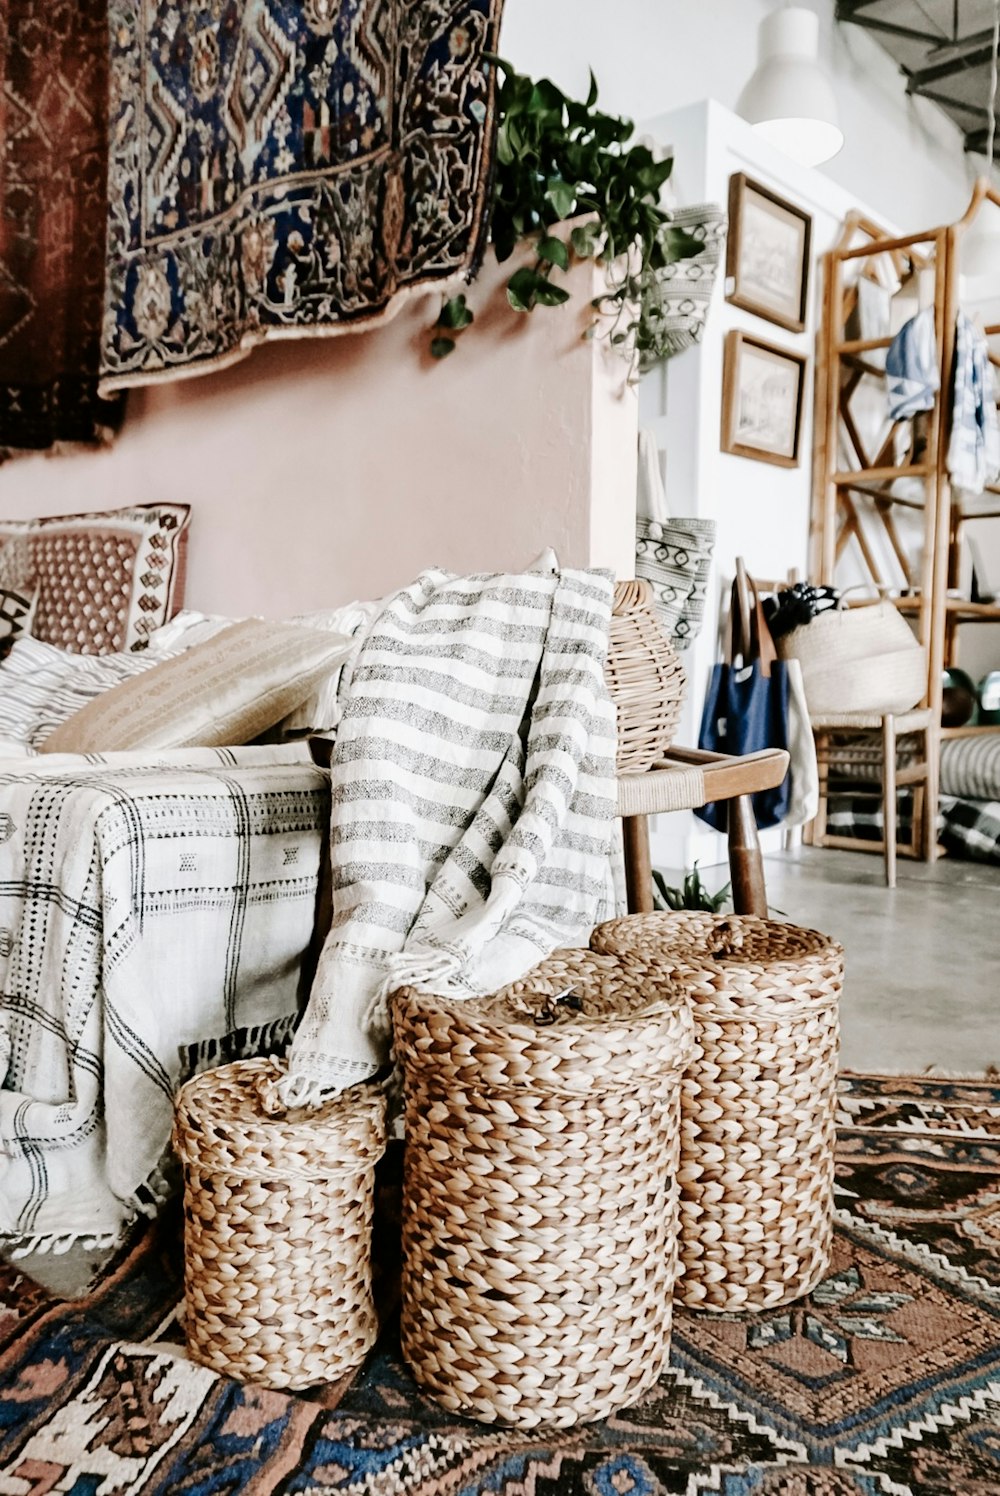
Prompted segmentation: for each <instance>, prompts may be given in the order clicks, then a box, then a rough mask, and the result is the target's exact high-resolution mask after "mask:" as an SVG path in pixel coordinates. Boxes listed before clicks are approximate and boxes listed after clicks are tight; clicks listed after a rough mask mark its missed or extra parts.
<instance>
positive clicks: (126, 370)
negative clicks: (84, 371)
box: [102, 0, 502, 389]
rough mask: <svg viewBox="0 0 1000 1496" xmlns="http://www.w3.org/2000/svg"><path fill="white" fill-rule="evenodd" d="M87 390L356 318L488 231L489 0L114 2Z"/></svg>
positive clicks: (498, 1)
mask: <svg viewBox="0 0 1000 1496" xmlns="http://www.w3.org/2000/svg"><path fill="white" fill-rule="evenodd" d="M109 8H110V20H111V86H112V97H113V98H114V100H115V107H114V110H113V114H112V119H111V158H110V163H109V172H108V183H109V198H110V203H109V219H108V276H107V310H106V317H105V334H104V347H103V367H102V373H103V376H104V378H103V384H102V388H103V389H119V388H123V387H124V386H126V385H130V384H148V383H151V382H154V381H157V380H163V379H176V378H179V377H184V376H186V375H191V374H199V373H203V372H204V371H205V370H206V369H207V368H211V367H213V366H216V367H217V366H222V365H225V364H230V363H232V362H233V361H234V360H236V359H238V358H241V357H243V356H244V355H245V354H246V353H247V352H248V350H249V349H250V348H251V347H253V346H254V345H255V344H257V343H260V342H263V341H264V340H265V339H267V338H272V337H283V338H287V337H296V336H299V337H301V336H307V335H311V336H317V335H321V334H326V335H329V334H331V333H336V332H343V331H345V329H347V328H348V327H359V326H365V325H371V324H372V323H374V322H377V321H379V320H381V319H384V318H386V317H388V316H390V315H391V314H392V313H393V312H394V311H395V310H397V309H398V306H399V301H398V299H397V298H398V297H399V295H400V294H401V293H402V292H404V291H406V290H408V289H413V288H414V287H418V286H423V285H429V284H433V283H435V282H439V283H440V282H445V281H450V280H453V279H455V278H456V277H459V276H460V275H469V274H471V273H472V272H474V270H475V268H476V267H477V265H478V262H479V258H480V255H481V252H482V249H483V245H484V243H485V235H486V228H487V220H488V211H489V191H488V183H489V176H490V164H491V160H492V152H493V141H494V133H495V132H494V128H493V125H494V109H493V96H494V80H495V70H494V69H493V68H492V67H490V66H489V65H488V64H487V62H486V61H485V54H486V53H489V52H491V51H492V50H493V49H494V48H495V45H496V40H497V30H498V26H499V22H500V12H501V8H502V0H454V3H452V0H449V4H448V5H443V4H439V3H433V4H431V3H428V4H417V5H415V4H412V3H410V0H365V3H364V4H361V5H358V4H350V5H349V4H346V3H343V0H305V3H303V0H230V3H228V4H226V5H225V6H221V5H219V6H215V7H214V8H211V9H210V8H208V7H200V6H189V7H185V6H182V7H180V8H178V6H177V4H176V0H110V6H109Z"/></svg>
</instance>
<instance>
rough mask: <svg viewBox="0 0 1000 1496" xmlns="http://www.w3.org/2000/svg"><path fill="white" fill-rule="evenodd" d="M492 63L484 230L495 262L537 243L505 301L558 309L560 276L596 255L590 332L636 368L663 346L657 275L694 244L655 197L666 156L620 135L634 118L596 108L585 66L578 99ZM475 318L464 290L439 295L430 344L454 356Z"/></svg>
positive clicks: (667, 168) (522, 308) (522, 307)
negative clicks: (598, 288) (490, 165)
mask: <svg viewBox="0 0 1000 1496" xmlns="http://www.w3.org/2000/svg"><path fill="white" fill-rule="evenodd" d="M490 60H491V61H492V62H493V64H494V65H495V66H496V67H497V68H499V70H500V72H501V73H502V82H501V85H500V88H499V90H498V93H497V111H498V116H499V128H498V133H497V145H496V181H495V186H494V193H493V206H492V216H491V220H490V238H491V241H492V244H493V248H494V251H495V253H496V257H497V259H498V261H500V263H501V264H502V263H503V262H504V261H506V260H509V259H510V257H511V255H512V254H513V253H514V251H515V249H516V248H517V246H518V245H519V244H520V243H521V242H522V241H524V240H534V242H535V259H534V264H531V265H522V266H520V267H519V268H518V269H517V270H515V271H514V273H513V275H511V277H510V279H509V280H508V281H507V300H508V301H509V302H510V305H511V306H512V307H513V309H514V310H515V311H516V312H522V313H527V312H532V311H534V309H535V307H538V306H562V305H563V304H564V303H565V302H566V301H568V300H569V292H568V291H567V290H566V288H565V286H562V285H560V284H559V280H558V276H559V274H561V273H562V272H564V271H566V270H568V269H569V267H570V263H571V260H572V259H574V258H576V259H579V260H594V261H596V262H598V263H599V264H601V265H603V267H604V268H605V271H606V274H607V281H608V289H607V291H606V292H605V293H604V294H603V295H601V296H599V297H597V298H596V299H595V300H594V301H593V303H592V306H593V308H594V314H595V315H594V322H593V324H592V326H591V327H590V329H589V333H590V334H593V332H594V331H595V330H597V329H598V328H600V329H601V330H602V332H603V331H606V335H607V336H608V338H609V339H610V341H611V344H612V346H613V347H614V348H616V349H617V350H618V351H619V352H620V353H621V354H622V355H623V356H624V358H625V359H626V360H627V361H628V362H629V364H630V366H631V369H632V372H633V374H634V373H635V372H637V370H638V369H639V368H640V367H641V366H644V365H646V364H648V363H652V362H655V361H656V360H657V359H658V358H662V357H663V355H664V352H665V347H664V336H663V334H664V328H663V290H664V276H663V272H664V271H665V270H666V268H667V267H668V266H670V265H673V264H675V263H676V262H677V261H678V260H683V259H688V258H690V256H692V255H695V254H697V253H698V252H699V250H701V248H702V245H701V242H700V241H699V240H698V239H696V238H695V237H694V236H693V235H692V234H689V233H687V232H686V231H685V230H684V229H679V228H676V227H675V226H674V225H673V224H672V223H671V221H670V214H669V213H668V212H667V211H666V210H665V209H664V208H662V207H661V206H660V189H661V188H662V186H663V184H664V182H666V181H667V179H668V178H669V176H670V173H671V170H672V168H673V159H672V158H668V159H665V160H657V158H656V157H655V156H654V154H653V152H652V151H651V150H650V149H649V148H648V146H645V145H638V144H634V145H629V144H628V142H629V140H630V139H631V137H632V134H633V131H634V126H633V123H632V121H631V120H629V119H625V118H624V117H622V116H620V115H615V114H605V113H604V112H603V111H602V110H600V109H598V108H597V97H598V91H597V82H596V80H595V78H594V75H593V73H591V75H590V90H589V92H588V94H587V97H586V99H584V100H577V99H571V98H569V97H568V96H567V95H566V94H564V93H563V92H562V90H561V89H560V88H557V87H556V85H555V84H554V83H552V82H551V81H550V80H549V79H548V78H541V79H539V80H538V81H537V82H536V81H534V80H533V79H531V78H529V77H527V76H526V75H525V74H524V73H519V72H517V70H516V69H515V68H513V67H512V66H511V65H510V63H508V62H504V61H503V59H502V58H499V57H493V58H491V59H490ZM575 218H581V219H583V221H582V222H580V223H576V224H574V225H573V226H572V228H571V229H570V232H569V235H568V236H567V237H568V243H567V241H566V238H564V237H561V236H560V235H558V234H556V233H553V232H552V230H553V229H554V228H555V227H556V226H557V225H558V224H561V223H565V222H566V221H567V220H569V219H575ZM473 320H474V317H473V313H472V312H471V310H470V309H469V307H468V305H467V304H466V300H465V297H464V295H463V296H455V297H452V298H451V299H450V300H449V301H446V302H445V303H444V305H443V307H442V309H441V315H440V316H439V318H438V320H437V323H436V325H435V327H434V333H433V339H432V343H431V353H432V354H433V355H434V356H435V357H436V358H444V357H445V356H446V355H447V354H449V353H451V352H452V350H453V349H454V347H455V338H456V336H457V335H458V334H459V333H461V332H462V331H463V330H464V329H465V328H466V327H468V326H469V325H470V324H471V323H472V321H473Z"/></svg>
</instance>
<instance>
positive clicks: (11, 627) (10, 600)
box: [0, 587, 38, 660]
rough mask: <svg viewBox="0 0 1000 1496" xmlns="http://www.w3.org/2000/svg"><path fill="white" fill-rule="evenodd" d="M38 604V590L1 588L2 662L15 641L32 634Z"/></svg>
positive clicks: (0, 652)
mask: <svg viewBox="0 0 1000 1496" xmlns="http://www.w3.org/2000/svg"><path fill="white" fill-rule="evenodd" d="M37 603H38V590H37V588H36V589H35V590H34V591H32V592H28V590H27V589H26V588H24V589H22V588H14V587H0V660H3V659H6V657H7V655H8V654H9V653H10V647H11V645H12V644H13V643H14V640H15V639H17V638H20V637H21V636H22V635H24V634H30V633H31V626H32V622H33V620H34V617H35V607H36V605H37Z"/></svg>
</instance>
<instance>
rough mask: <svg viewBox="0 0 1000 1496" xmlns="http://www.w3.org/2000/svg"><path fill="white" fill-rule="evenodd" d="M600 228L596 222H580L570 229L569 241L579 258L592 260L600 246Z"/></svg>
mask: <svg viewBox="0 0 1000 1496" xmlns="http://www.w3.org/2000/svg"><path fill="white" fill-rule="evenodd" d="M600 233H601V231H600V229H599V228H598V226H597V224H596V223H580V224H577V226H576V228H574V229H571V230H570V235H569V242H570V243H571V244H572V246H573V251H574V253H575V254H578V255H579V256H580V259H581V260H592V259H593V258H594V256H595V254H597V251H598V249H599V247H600Z"/></svg>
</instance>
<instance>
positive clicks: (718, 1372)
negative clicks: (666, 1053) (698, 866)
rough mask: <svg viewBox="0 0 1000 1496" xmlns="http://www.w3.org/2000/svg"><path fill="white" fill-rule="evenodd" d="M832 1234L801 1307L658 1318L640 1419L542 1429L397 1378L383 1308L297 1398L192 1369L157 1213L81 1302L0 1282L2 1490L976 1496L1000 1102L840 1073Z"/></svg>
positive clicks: (999, 1316)
mask: <svg viewBox="0 0 1000 1496" xmlns="http://www.w3.org/2000/svg"><path fill="white" fill-rule="evenodd" d="M397 1165H398V1160H397V1159H393V1160H390V1162H389V1166H388V1168H387V1170H386V1174H385V1176H384V1177H383V1182H382V1189H381V1191H380V1207H381V1209H380V1227H379V1230H380V1233H381V1237H382V1239H383V1240H384V1241H385V1240H392V1239H393V1235H394V1221H393V1205H394V1202H395V1201H396V1199H397V1198H398V1197H397V1194H396V1181H395V1180H394V1179H393V1177H392V1175H393V1171H394V1167H395V1166H397ZM837 1219H838V1232H837V1246H836V1255H835V1258H834V1261H833V1263H832V1265H831V1269H830V1272H829V1274H828V1275H827V1277H826V1279H825V1280H824V1282H823V1283H821V1284H820V1286H819V1287H818V1288H817V1289H816V1291H815V1293H813V1294H812V1295H810V1297H809V1298H807V1299H804V1300H802V1301H801V1302H799V1303H797V1304H795V1305H794V1306H792V1307H791V1308H785V1309H780V1310H774V1311H772V1312H770V1313H767V1314H763V1315H754V1316H750V1315H747V1316H711V1317H710V1316H704V1315H695V1314H691V1313H687V1312H681V1313H679V1314H678V1315H677V1316H676V1318H675V1330H674V1339H673V1352H672V1358H671V1363H672V1364H671V1367H670V1370H669V1372H668V1373H667V1374H666V1375H665V1376H664V1377H663V1378H662V1379H661V1381H660V1382H659V1384H658V1385H657V1386H656V1387H655V1388H654V1389H653V1390H652V1391H651V1392H650V1393H649V1394H648V1395H647V1396H646V1397H645V1398H644V1399H643V1400H642V1402H641V1403H639V1404H638V1405H637V1406H636V1407H633V1408H629V1409H627V1410H625V1411H623V1412H622V1413H620V1414H619V1415H618V1416H616V1417H614V1418H611V1419H609V1420H608V1421H607V1422H606V1423H601V1424H595V1425H591V1426H588V1427H582V1428H578V1429H573V1430H568V1431H561V1432H555V1433H553V1432H550V1431H546V1430H541V1431H538V1432H533V1433H530V1434H522V1433H511V1432H505V1431H503V1430H498V1429H495V1428H486V1427H483V1426H481V1425H477V1424H474V1423H470V1422H468V1421H465V1420H463V1419H459V1418H455V1417H452V1416H450V1415H447V1414H445V1413H443V1412H442V1411H441V1410H439V1409H438V1408H436V1407H435V1406H434V1405H433V1404H432V1403H430V1402H428V1401H427V1400H426V1399H425V1398H424V1397H422V1396H421V1394H420V1392H419V1391H418V1390H417V1388H416V1387H415V1386H414V1384H413V1382H412V1380H411V1379H410V1377H409V1376H408V1375H407V1372H406V1370H405V1368H404V1366H403V1365H402V1363H401V1361H400V1357H399V1342H398V1331H397V1322H396V1318H395V1316H394V1314H392V1313H391V1312H390V1313H388V1314H387V1316H386V1320H385V1325H384V1328H383V1333H382V1337H381V1340H380V1341H379V1343H378V1345H377V1346H376V1347H375V1349H374V1350H373V1351H372V1353H371V1355H370V1356H369V1358H368V1360H367V1361H366V1363H365V1364H364V1365H363V1366H362V1367H361V1368H360V1370H359V1371H358V1372H357V1373H356V1374H354V1375H353V1376H352V1377H348V1378H345V1380H344V1381H343V1382H342V1383H340V1384H338V1385H337V1386H334V1387H330V1388H325V1389H323V1390H322V1391H320V1392H317V1393H315V1394H313V1395H310V1396H308V1397H301V1396H299V1397H296V1396H285V1395H283V1394H280V1393H276V1392H265V1391H262V1390H260V1389H257V1388H252V1387H242V1386H240V1385H239V1384H237V1383H235V1382H231V1381H228V1380H227V1379H225V1378H223V1377H219V1376H216V1375H215V1374H214V1373H212V1372H209V1371H206V1370H204V1369H203V1368H201V1367H198V1366H195V1365H193V1364H192V1363H191V1362H189V1361H187V1360H186V1359H184V1357H183V1355H182V1354H180V1351H181V1347H180V1344H179V1333H178V1328H177V1302H178V1284H179V1273H180V1253H179V1237H178V1234H177V1223H176V1218H171V1217H166V1218H164V1219H163V1220H162V1221H161V1222H160V1223H159V1224H158V1226H156V1227H154V1228H151V1229H149V1230H148V1231H146V1232H145V1234H144V1235H142V1236H141V1237H139V1238H138V1239H137V1240H136V1241H135V1242H134V1244H133V1245H132V1246H131V1248H130V1249H129V1250H127V1251H126V1252H125V1253H124V1254H123V1256H122V1257H121V1258H120V1259H119V1261H118V1262H117V1263H115V1264H114V1265H113V1266H112V1267H111V1268H110V1269H109V1270H108V1271H107V1272H106V1273H105V1274H104V1276H103V1277H102V1279H101V1281H100V1282H99V1284H98V1285H97V1287H96V1289H95V1290H94V1291H93V1292H92V1293H91V1294H90V1296H89V1297H88V1298H86V1299H85V1300H81V1301H75V1302H72V1303H59V1302H56V1301H54V1300H52V1299H51V1298H49V1297H48V1296H47V1295H45V1294H44V1293H43V1292H42V1291H41V1290H40V1289H39V1288H37V1287H36V1286H35V1285H34V1284H32V1283H31V1282H30V1281H29V1280H28V1279H26V1278H24V1277H23V1276H19V1275H18V1273H17V1272H16V1271H15V1270H14V1269H13V1268H4V1269H0V1492H4V1493H8V1492H9V1493H16V1496H47V1493H50V1492H60V1493H64V1496H118V1493H122V1496H124V1493H126V1492H128V1493H144V1496H145V1493H150V1496H152V1493H157V1496H160V1493H162V1496H172V1493H179V1492H184V1493H189V1496H202V1493H204V1496H209V1493H211V1496H219V1493H235V1492H237V1491H240V1492H247V1493H251V1496H278V1493H287V1496H306V1493H316V1492H325V1491H333V1492H341V1493H350V1496H476V1493H486V1492H488V1493H492V1496H667V1493H671V1496H673V1493H685V1496H938V1493H941V1496H943V1493H945V1492H948V1493H952V1496H997V1492H1000V1083H997V1084H994V1083H992V1082H991V1081H958V1080H943V1079H933V1078H928V1077H923V1078H919V1079H915V1078H909V1077H900V1076H877V1075H855V1076H850V1077H845V1078H844V1081H843V1086H842V1097H841V1115H840V1135H839V1149H838V1168H837ZM382 1286H383V1297H384V1298H386V1299H387V1300H391V1297H392V1292H391V1282H390V1281H388V1279H387V1280H385V1281H384V1282H383V1285H382Z"/></svg>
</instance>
